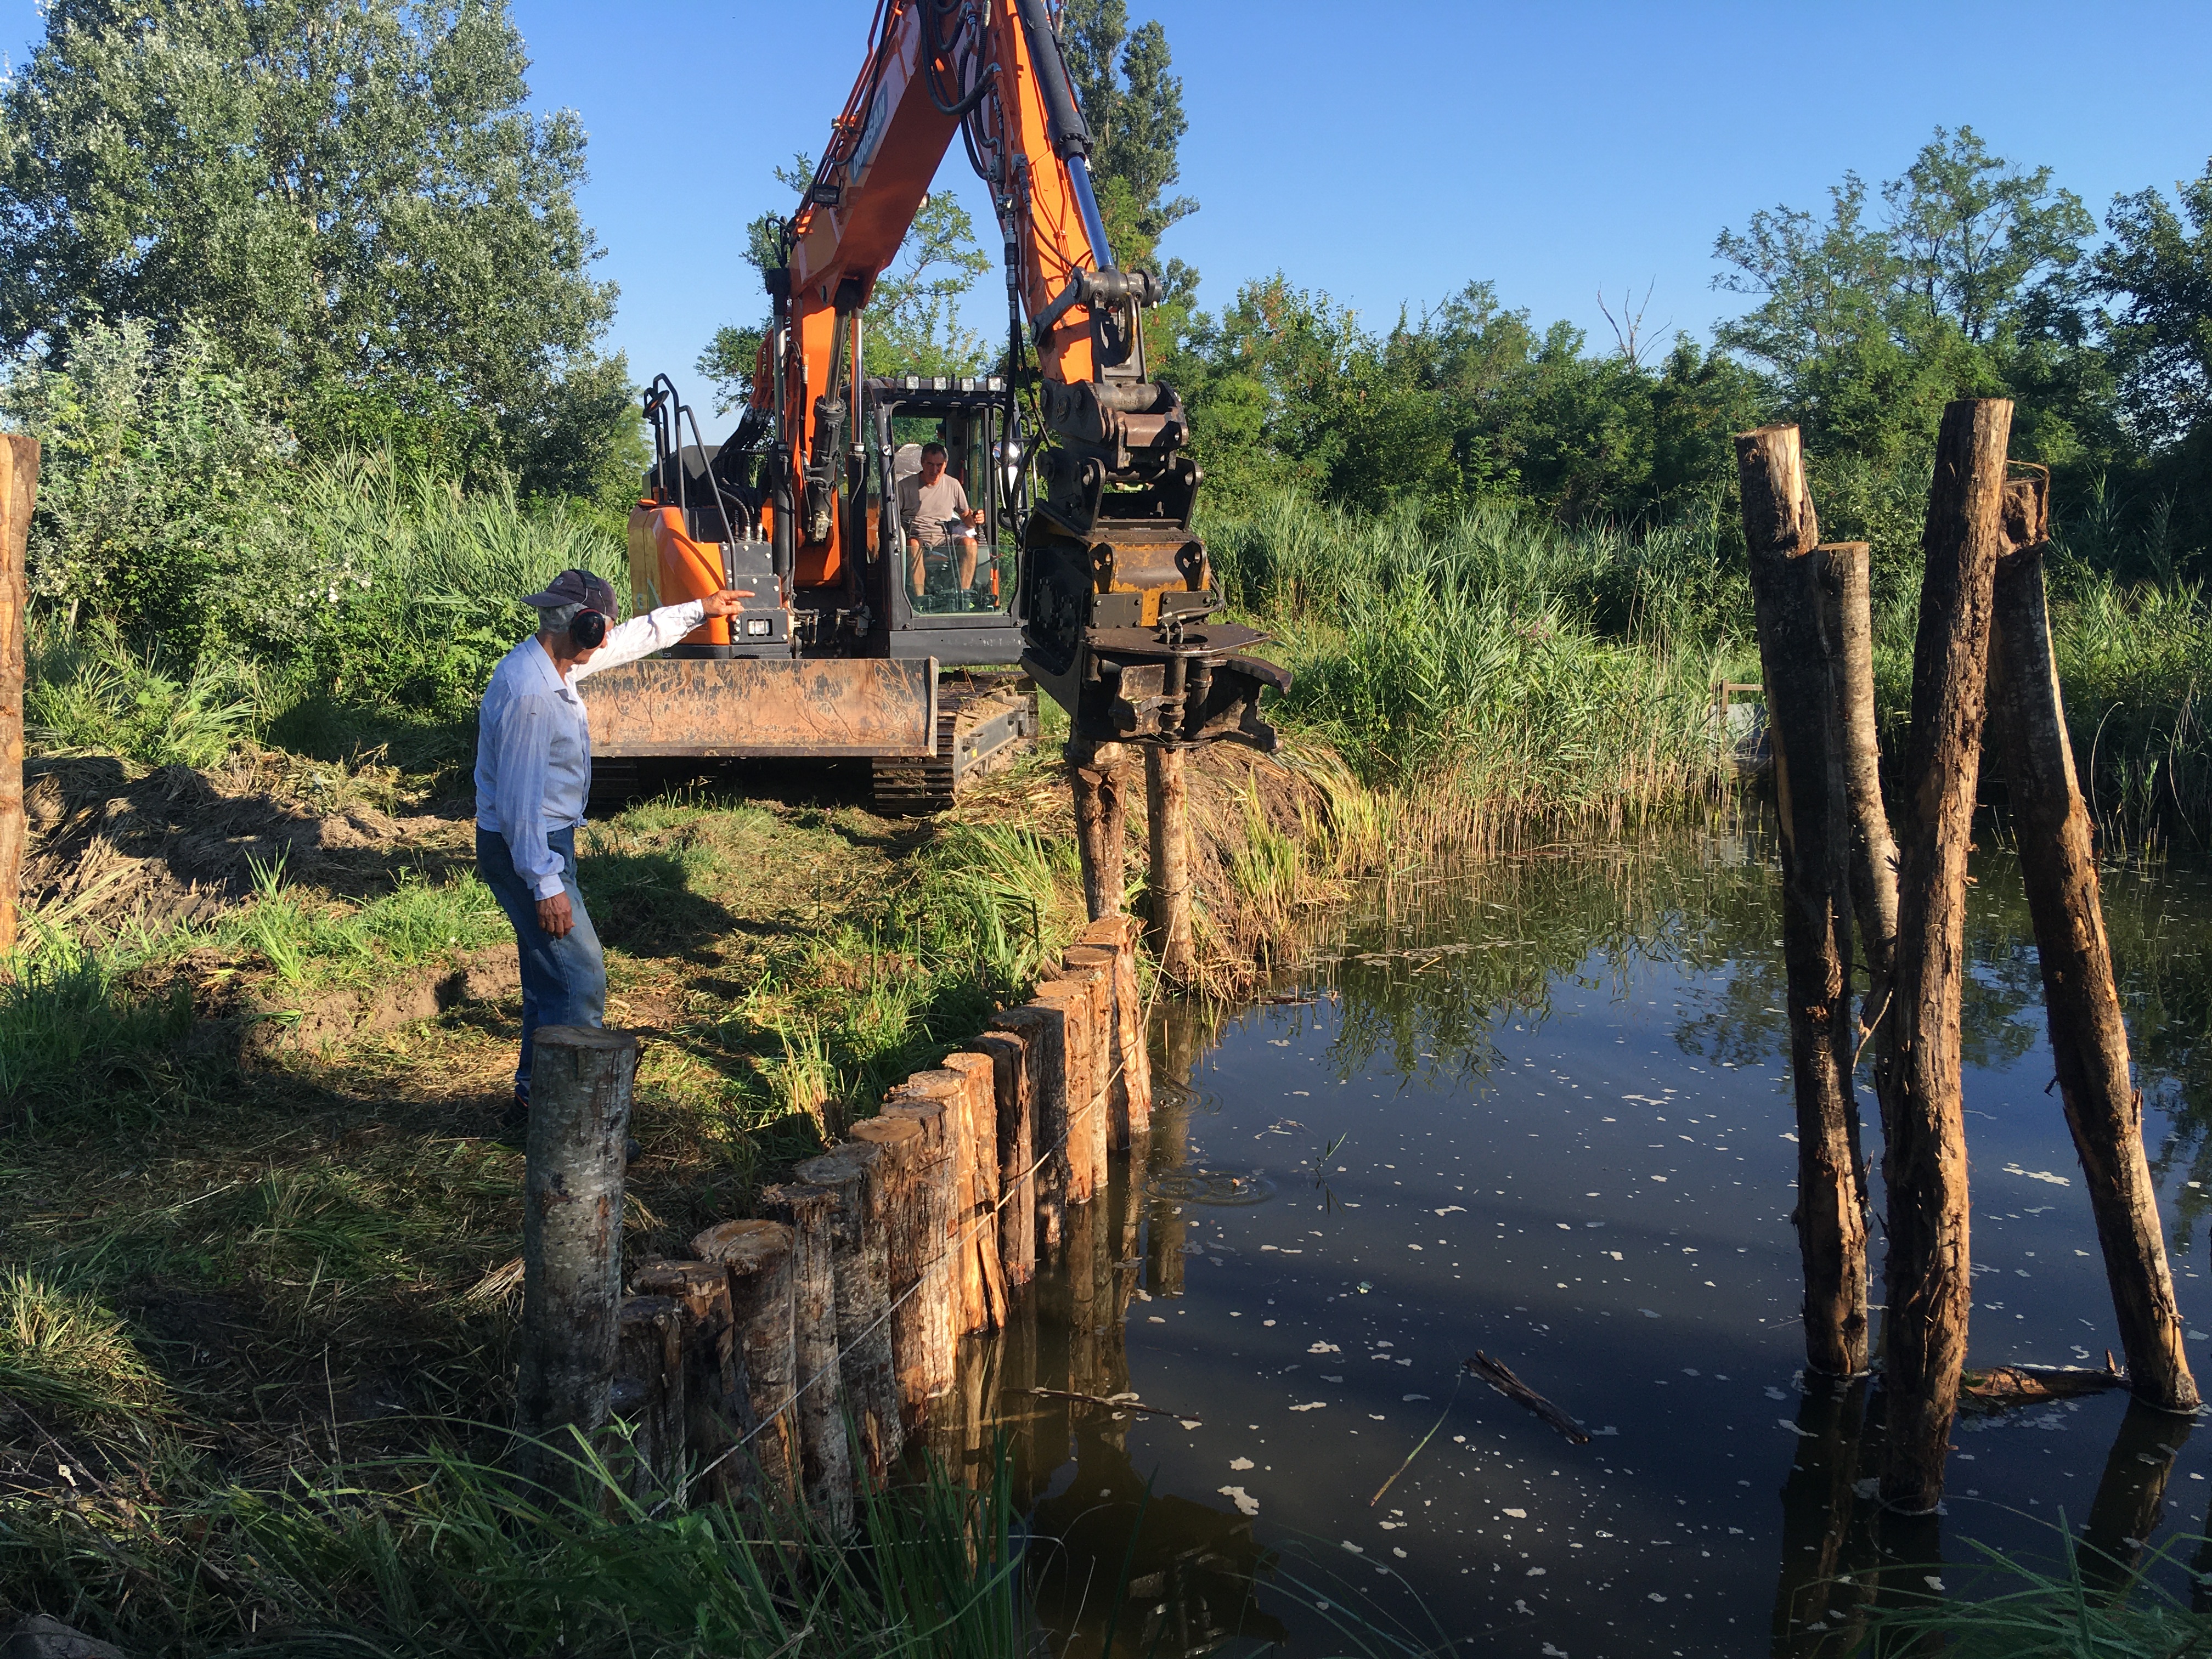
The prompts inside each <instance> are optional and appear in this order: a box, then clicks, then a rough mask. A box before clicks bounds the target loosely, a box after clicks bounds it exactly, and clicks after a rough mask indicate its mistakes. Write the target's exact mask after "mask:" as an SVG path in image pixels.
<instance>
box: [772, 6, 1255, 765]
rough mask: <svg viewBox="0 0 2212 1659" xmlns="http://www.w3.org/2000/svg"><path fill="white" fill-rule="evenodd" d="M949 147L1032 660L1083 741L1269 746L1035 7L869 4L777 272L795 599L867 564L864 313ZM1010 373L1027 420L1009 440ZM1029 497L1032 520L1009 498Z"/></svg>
mask: <svg viewBox="0 0 2212 1659" xmlns="http://www.w3.org/2000/svg"><path fill="white" fill-rule="evenodd" d="M955 137H958V138H959V139H960V141H961V142H962V143H963V146H964V147H965V148H966V149H967V152H968V155H969V161H971V162H972V163H973V164H974V166H975V170H976V172H977V173H978V174H979V175H980V176H981V178H982V179H984V181H985V182H986V183H987V185H989V187H990V191H991V197H992V203H993V206H994V211H995V213H996V216H997V218H998V222H999V228H1000V233H1001V235H1002V238H1003V240H1004V245H1005V258H1006V288H1007V301H1008V336H1007V351H1006V374H1005V376H1004V379H1005V381H1006V386H1007V388H1008V389H1007V392H1006V398H1007V408H1006V428H1005V430H1006V436H1007V443H1006V459H1008V460H1009V461H1012V460H1013V459H1014V458H1015V457H1016V456H1019V457H1020V459H1019V461H1018V469H1017V467H1016V466H1005V467H1000V468H996V469H994V471H995V472H996V473H997V477H996V478H995V479H994V487H998V488H1000V489H1004V490H1005V491H1006V505H1007V507H1008V509H1009V511H1008V516H1009V517H1010V518H1011V519H1012V520H1013V522H1014V524H1015V526H1016V533H1017V534H1018V538H1019V543H1020V559H1019V568H1018V577H1017V586H1016V592H1015V599H1014V609H1015V613H1016V616H1017V617H1018V620H1019V622H1020V623H1021V626H1022V633H1023V641H1024V654H1023V665H1024V667H1025V668H1026V669H1028V670H1029V671H1030V673H1031V674H1032V675H1034V676H1035V678H1036V679H1037V681H1038V683H1039V684H1041V685H1042V687H1043V688H1044V689H1045V690H1047V691H1048V692H1049V693H1050V694H1051V695H1052V696H1053V697H1054V699H1055V700H1056V701H1057V702H1060V704H1061V705H1062V706H1063V707H1065V708H1066V709H1067V710H1068V712H1069V714H1070V717H1071V720H1072V722H1073V731H1074V735H1075V737H1076V738H1078V739H1079V740H1081V741H1089V742H1113V741H1123V740H1134V741H1139V742H1151V743H1158V744H1170V745H1181V744H1191V743H1200V742H1206V741H1210V740H1212V739H1214V738H1233V739H1236V740H1238V741H1242V742H1245V743H1249V744H1255V745H1256V746H1259V747H1261V748H1265V749H1273V747H1274V745H1275V733H1274V731H1273V727H1272V726H1269V725H1268V724H1267V722H1266V721H1265V720H1261V718H1260V715H1259V696H1260V690H1261V687H1262V686H1263V685H1270V684H1271V685H1273V686H1275V687H1276V688H1277V690H1283V689H1285V687H1286V686H1287V685H1288V683H1289V680H1288V676H1287V675H1286V674H1285V672H1284V671H1282V670H1280V669H1279V668H1277V667H1275V666H1274V665H1272V664H1270V663H1267V662H1265V661H1263V660H1260V659H1255V658H1251V657H1249V656H1247V655H1245V654H1244V653H1245V652H1246V651H1248V650H1249V647H1251V646H1253V645H1255V644H1256V643H1257V642H1258V641H1259V640H1260V639H1261V635H1257V634H1255V633H1254V632H1252V631H1251V630H1250V629H1243V628H1238V627H1235V626H1232V625H1228V624H1215V623H1208V622H1207V620H1206V618H1207V617H1209V615H1210V614H1211V613H1212V611H1214V610H1216V609H1217V608H1218V605H1219V599H1218V594H1217V593H1216V592H1215V589H1214V585H1213V579H1212V568H1211V566H1210V564H1209V562H1208V561H1207V559H1206V549H1205V546H1204V544H1202V543H1201V542H1200V540H1199V538H1197V537H1196V536H1195V535H1194V534H1193V533H1192V531H1191V511H1192V507H1193V504H1194V499H1195V496H1196V493H1197V488H1198V484H1199V482H1200V472H1199V469H1198V467H1197V465H1196V464H1195V462H1194V460H1193V459H1192V457H1191V456H1190V455H1189V453H1188V449H1187V445H1188V441H1189V422H1188V419H1187V417H1186V416H1185V414H1184V410H1183V406H1182V401H1181V399H1180V398H1177V397H1176V393H1175V392H1174V391H1173V389H1172V388H1170V387H1169V386H1166V385H1164V384H1163V383H1162V382H1160V381H1158V380H1155V379H1153V378H1152V377H1151V376H1150V374H1148V373H1147V365H1146V354H1145V340H1144V331H1143V313H1144V311H1145V309H1146V307H1148V306H1150V305H1152V304H1154V303H1157V302H1158V299H1159V298H1160V290H1159V286H1158V282H1157V281H1156V279H1155V278H1154V277H1153V276H1151V275H1150V274H1148V273H1146V272H1144V271H1140V270H1121V269H1119V268H1117V267H1116V266H1115V263H1114V260H1113V256H1112V253H1111V252H1110V251H1109V248H1108V246H1107V241H1106V233H1105V228H1104V226H1103V222H1102V220H1101V218H1100V216H1099V212H1098V204H1097V197H1096V196H1095V194H1094V192H1093V190H1092V187H1091V174H1090V153H1091V134H1090V132H1089V131H1088V129H1087V128H1086V126H1085V122H1084V118H1083V115H1082V112H1081V110H1080V109H1079V106H1078V104H1077V101H1076V98H1075V94H1074V90H1073V82H1072V81H1071V79H1070V76H1069V74H1068V70H1067V64H1066V58H1065V55H1064V54H1063V52H1062V50H1061V46H1060V38H1059V35H1058V33H1057V32H1056V30H1055V28H1054V21H1053V18H1052V15H1051V13H1050V11H1049V9H1048V4H1047V0H879V4H878V9H877V12H876V16H875V21H874V25H873V27H872V32H871V35H870V45H869V50H868V56H867V60H866V64H865V65H864V66H863V68H862V70H861V71H860V77H859V79H858V80H857V81H856V82H854V87H853V91H852V94H851V95H850V96H849V97H848V99H847V100H846V103H845V107H844V110H843V111H842V113H841V114H840V115H839V116H838V118H837V120H836V125H834V127H833V128H832V129H831V132H830V137H829V144H828V147H827V148H826V149H825V150H824V151H823V157H822V161H821V163H820V165H819V166H818V167H817V169H816V172H815V174H814V177H813V179H811V181H810V182H809V185H808V186H807V190H806V193H805V197H804V199H803V200H802V201H801V203H800V204H799V210H798V212H797V213H796V214H795V215H793V217H792V218H791V219H790V220H789V221H787V222H786V224H785V226H784V228H783V239H782V251H783V254H784V263H783V264H781V266H779V267H777V268H775V269H773V270H770V271H769V273H768V283H769V297H770V299H771V301H772V302H773V305H774V315H773V319H772V323H771V326H770V328H769V331H768V333H767V335H766V337H764V338H763V342H762V346H761V353H760V360H759V362H758V365H757V373H756V374H755V376H754V382H753V402H754V405H755V407H756V409H757V410H758V411H759V416H760V417H761V419H762V420H763V421H764V422H765V431H766V434H767V444H768V449H767V454H768V463H769V464H768V467H767V471H766V475H765V483H766V487H767V490H766V493H767V501H766V502H765V504H764V507H763V513H762V518H763V522H764V525H765V526H766V527H767V529H768V532H769V537H770V539H771V543H772V545H773V548H774V558H775V568H776V569H777V571H778V573H779V574H782V575H784V576H785V577H786V578H787V580H789V581H791V582H792V583H793V584H794V585H795V586H799V587H801V588H808V587H813V588H821V587H827V586H835V585H837V584H839V583H841V582H842V583H844V584H847V585H848V586H854V585H856V584H855V583H854V575H853V574H852V573H853V568H854V563H855V562H856V561H859V560H862V559H865V558H866V557H867V556H869V553H870V549H869V547H868V546H867V545H866V543H867V539H868V538H867V532H866V526H864V525H862V524H860V523H856V522H855V519H856V516H857V515H856V514H855V513H854V512H853V511H852V508H851V505H850V503H851V502H852V501H853V500H854V495H853V493H852V492H851V490H850V489H849V488H848V486H849V484H850V483H851V482H852V481H853V479H854V477H856V476H857V475H858V474H859V472H860V469H861V468H862V467H863V466H864V465H866V459H867V456H866V449H865V447H864V446H863V443H862V435H861V433H860V426H859V399H860V394H861V390H862V387H863V385H864V381H865V374H866V370H865V353H866V337H865V333H864V330H863V326H862V313H863V310H864V308H865V307H866V305H867V302H868V300H869V298H870V296H871V295H872V293H873V291H874V289H875V285H876V283H877V280H878V277H879V276H881V275H882V273H883V271H884V270H885V269H886V268H887V267H888V266H889V265H890V263H891V261H892V260H893V259H894V258H896V255H897V252H898V249H899V246H900V244H901V243H902V240H903V239H904V237H905V235H906V233H907V230H908V227H909V226H910V225H911V224H912V223H913V221H914V217H915V214H916V213H917V212H918V211H919V210H921V206H922V204H923V202H924V200H925V198H926V197H927V193H928V190H929V185H930V182H931V180H932V179H933V178H934V177H935V176H936V173H937V168H938V165H939V162H940V161H942V160H943V158H944V155H945V151H946V149H948V148H949V147H950V146H951V143H952V142H953V140H954V138H955ZM1032 364H1033V367H1032ZM1025 382H1027V383H1031V384H1034V385H1035V386H1036V393H1037V396H1036V411H1037V415H1038V417H1039V424H1040V426H1041V428H1042V429H1041V430H1040V431H1039V432H1037V433H1036V434H1035V435H1034V436H1035V442H1034V443H1033V444H1032V446H1031V447H1030V451H1029V453H1026V454H1023V453H1021V451H1022V441H1023V437H1024V426H1023V421H1022V407H1021V402H1020V398H1019V391H1020V388H1021V387H1022V386H1023V385H1024V383H1025ZM1017 470H1018V471H1019V474H1020V483H1025V484H1027V485H1028V486H1029V487H1030V489H1029V490H1027V491H1024V489H1021V488H1020V485H1019V484H1018V483H1017V482H1016V474H1017ZM1031 493H1033V495H1034V498H1035V501H1036V507H1035V510H1033V511H1028V512H1023V511H1020V510H1019V508H1018V500H1019V499H1021V498H1024V497H1025V496H1026V495H1029V494H1031Z"/></svg>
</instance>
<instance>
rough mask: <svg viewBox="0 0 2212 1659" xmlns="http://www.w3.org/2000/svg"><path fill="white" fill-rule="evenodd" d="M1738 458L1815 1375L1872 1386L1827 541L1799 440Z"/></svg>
mask: <svg viewBox="0 0 2212 1659" xmlns="http://www.w3.org/2000/svg"><path fill="white" fill-rule="evenodd" d="M1735 447H1736V469H1737V473H1738V476H1739V477H1740V479H1741V484H1742V496H1743V527H1744V538H1745V540H1746V542H1747V544H1748V545H1749V548H1750V555H1751V593H1752V604H1753V610H1754V611H1755V613H1756V615H1757V619H1758V624H1759V661H1760V664H1761V666H1762V671H1763V674H1764V677H1765V686H1766V708H1767V718H1768V724H1769V726H1770V727H1771V730H1772V732H1773V733H1774V777H1775V792H1776V795H1777V798H1778V806H1779V811H1780V817H1781V828H1782V951H1783V962H1784V970H1785V972H1786V974H1787V976H1788V981H1789V993H1788V994H1789V1005H1790V1073H1791V1078H1792V1080H1793V1083H1794V1085H1795V1093H1796V1107H1797V1208H1796V1213H1795V1215H1794V1216H1793V1217H1792V1219H1793V1220H1794V1221H1795V1222H1796V1227H1797V1249H1798V1255H1799V1257H1800V1259H1801V1260H1802V1262H1803V1264H1804V1272H1805V1301H1804V1316H1805V1363H1806V1364H1807V1365H1808V1367H1810V1368H1811V1369H1812V1370H1814V1371H1816V1372H1819V1373H1820V1374H1821V1375H1823V1376H1839V1377H1841V1376H1860V1375H1862V1374H1863V1373H1864V1371H1865V1370H1866V1369H1867V1218H1866V1202H1865V1191H1864V1186H1863V1182H1864V1176H1863V1169H1862V1166H1863V1163H1864V1158H1863V1154H1862V1153H1861V1152H1860V1148H1859V1134H1858V1103H1857V1100H1856V1098H1855V1097H1853V1094H1852V1091H1851V1069H1852V1068H1851V1062H1852V1059H1853V1055H1854V1053H1855V1050H1856V1048H1857V1036H1858V1026H1857V1021H1856V1020H1855V1019H1854V1018H1852V1016H1851V1000H1850V995H1851V984H1850V974H1851V933H1850V838H1851V836H1850V825H1851V812H1850V796H1849V794H1848V793H1847V790H1846V787H1845V782H1844V736H1843V732H1842V730H1841V726H1842V722H1841V720H1840V718H1839V710H1838V708H1837V706H1836V699H1835V696H1834V676H1833V672H1832V670H1833V666H1834V652H1833V650H1832V642H1831V641H1830V640H1829V638H1828V637H1827V632H1826V629H1825V628H1824V627H1823V626H1822V623H1823V620H1824V616H1823V612H1824V610H1825V606H1824V605H1823V603H1822V599H1821V594H1820V584H1819V582H1818V580H1817V575H1816V572H1817V567H1818V563H1819V561H1818V559H1817V558H1816V557H1815V556H1814V547H1815V545H1816V544H1818V542H1819V540H1820V527H1819V526H1818V524H1817V523H1816V521H1815V520H1814V512H1813V499H1812V496H1811V495H1810V493H1809V492H1808V490H1807V489H1806V487H1805V461H1804V455H1803V453H1802V450H1801V449H1800V448H1799V446H1798V440H1797V428H1796V427H1794V426H1770V427H1762V428H1759V430H1758V431H1756V432H1748V433H1744V434H1741V435H1739V436H1738V437H1737V439H1736V441H1735Z"/></svg>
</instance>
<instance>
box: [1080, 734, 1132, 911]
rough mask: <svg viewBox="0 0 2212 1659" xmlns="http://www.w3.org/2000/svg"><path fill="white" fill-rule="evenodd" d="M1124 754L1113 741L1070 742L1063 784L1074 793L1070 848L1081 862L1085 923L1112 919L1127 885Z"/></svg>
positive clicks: (1126, 808) (1126, 802) (1120, 746)
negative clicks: (1109, 917)
mask: <svg viewBox="0 0 2212 1659" xmlns="http://www.w3.org/2000/svg"><path fill="white" fill-rule="evenodd" d="M1127 759H1128V750H1127V748H1125V747H1124V746H1123V745H1122V744H1118V743H1081V742H1075V743H1070V744H1068V745H1067V769H1068V782H1069V784H1070V786H1071V787H1072V788H1073V792H1074V795H1075V846H1076V850H1077V852H1078V854H1079V855H1080V856H1081V858H1082V860H1083V902H1084V905H1085V908H1086V909H1088V910H1089V912H1090V914H1091V920H1092V921H1097V919H1098V918H1099V917H1101V916H1111V915H1118V914H1119V913H1120V911H1121V896H1122V892H1123V890H1124V889H1125V888H1126V887H1127V883H1128V875H1127V836H1128V821H1129V805H1128V782H1129V780H1128V773H1127V769H1126V768H1127Z"/></svg>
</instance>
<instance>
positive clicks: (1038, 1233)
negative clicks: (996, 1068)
mask: <svg viewBox="0 0 2212 1659" xmlns="http://www.w3.org/2000/svg"><path fill="white" fill-rule="evenodd" d="M991 1026H992V1029H993V1030H1001V1031H1006V1032H1009V1033H1011V1034H1012V1035H1013V1036H1018V1037H1019V1038H1020V1039H1021V1041H1022V1046H1023V1049H1024V1054H1025V1056H1026V1058H1027V1061H1028V1068H1029V1085H1030V1164H1033V1165H1034V1166H1035V1172H1034V1174H1032V1176H1030V1182H1031V1184H1032V1188H1033V1189H1034V1192H1035V1199H1034V1202H1033V1206H1032V1208H1031V1212H1030V1213H1031V1217H1032V1225H1033V1227H1034V1230H1035V1231H1034V1243H1032V1245H1031V1247H1030V1254H1031V1260H1032V1262H1033V1263H1035V1262H1038V1261H1049V1260H1051V1259H1052V1258H1053V1257H1054V1255H1057V1254H1058V1253H1059V1251H1060V1243H1061V1240H1062V1237H1064V1235H1065V1232H1066V1225H1067V1029H1066V1028H1067V1016H1066V1010H1064V1009H1062V1008H1061V1007H1060V1006H1058V1005H1057V1004H1054V1005H1053V1006H1046V1005H1044V1004H1042V1003H1036V1002H1028V1003H1024V1004H1023V1005H1022V1006H1019V1007H1018V1008H1007V1009H1005V1010H1003V1011H1001V1012H999V1013H996V1014H994V1015H993V1016H992V1017H991Z"/></svg>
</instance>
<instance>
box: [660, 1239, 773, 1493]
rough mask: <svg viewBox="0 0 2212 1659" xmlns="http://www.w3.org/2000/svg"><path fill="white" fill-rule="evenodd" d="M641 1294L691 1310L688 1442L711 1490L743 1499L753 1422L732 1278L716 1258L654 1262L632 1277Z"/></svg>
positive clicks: (687, 1316)
mask: <svg viewBox="0 0 2212 1659" xmlns="http://www.w3.org/2000/svg"><path fill="white" fill-rule="evenodd" d="M630 1288H631V1289H632V1290H634V1291H636V1293H637V1294H638V1295H639V1296H641V1297H666V1298H668V1300H670V1301H671V1302H673V1303H674V1304H676V1305H677V1306H678V1307H679V1308H681V1309H682V1310H684V1446H685V1449H686V1455H687V1456H688V1457H689V1459H690V1462H691V1464H692V1465H693V1467H694V1468H696V1470H697V1471H698V1472H699V1478H700V1480H701V1481H702V1484H703V1485H704V1486H706V1488H707V1490H708V1492H712V1493H713V1494H714V1496H715V1497H716V1498H720V1499H723V1500H725V1501H728V1500H732V1499H734V1498H737V1497H738V1496H739V1495H740V1494H741V1493H742V1492H744V1487H745V1476H746V1474H748V1473H749V1472H750V1469H751V1467H752V1464H751V1461H750V1458H748V1457H747V1456H746V1455H744V1453H742V1452H738V1450H737V1446H738V1441H739V1440H740V1439H742V1438H743V1437H744V1433H745V1431H746V1430H747V1429H749V1428H750V1427H751V1417H752V1409H751V1402H750V1401H749V1400H748V1399H747V1398H746V1397H745V1396H744V1393H743V1392H742V1389H743V1388H744V1375H743V1373H742V1371H741V1370H739V1368H738V1349H737V1334H736V1332H735V1331H734V1330H733V1329H732V1326H731V1323H730V1276H729V1274H727V1273H725V1272H723V1271H722V1269H721V1268H720V1267H718V1266H717V1265H715V1264H714V1263H713V1262H711V1261H649V1262H647V1264H646V1265H645V1266H644V1267H640V1268H639V1269H638V1270H637V1272H636V1273H635V1274H633V1275H632V1276H631V1279H630Z"/></svg>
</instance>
